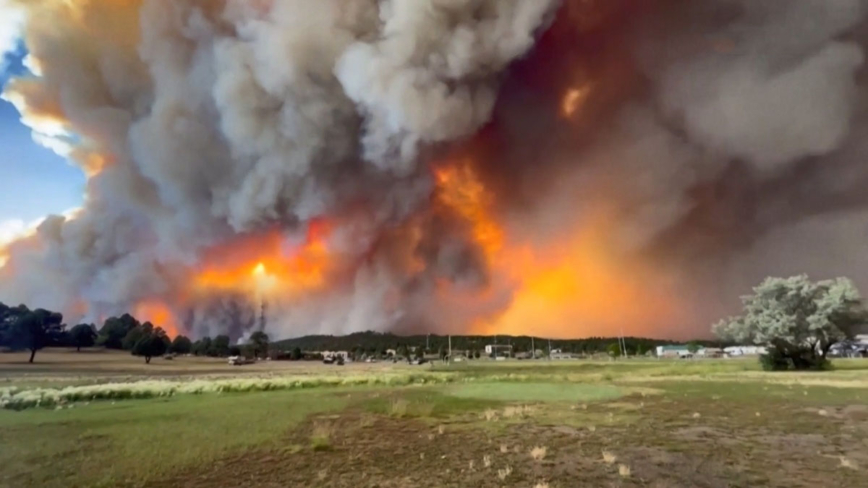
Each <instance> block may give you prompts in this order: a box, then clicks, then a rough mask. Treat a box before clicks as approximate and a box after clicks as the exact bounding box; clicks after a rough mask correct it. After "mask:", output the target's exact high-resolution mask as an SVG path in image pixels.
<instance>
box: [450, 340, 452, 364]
mask: <svg viewBox="0 0 868 488" xmlns="http://www.w3.org/2000/svg"><path fill="white" fill-rule="evenodd" d="M449 362H450V363H451V362H452V335H450V336H449Z"/></svg>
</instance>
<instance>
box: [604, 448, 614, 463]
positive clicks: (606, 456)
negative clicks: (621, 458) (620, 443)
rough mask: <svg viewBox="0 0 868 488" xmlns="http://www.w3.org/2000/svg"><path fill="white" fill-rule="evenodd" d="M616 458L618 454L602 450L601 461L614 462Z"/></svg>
mask: <svg viewBox="0 0 868 488" xmlns="http://www.w3.org/2000/svg"><path fill="white" fill-rule="evenodd" d="M617 460H618V456H616V455H614V454H612V453H611V452H609V451H603V462H604V463H606V464H615V461H617Z"/></svg>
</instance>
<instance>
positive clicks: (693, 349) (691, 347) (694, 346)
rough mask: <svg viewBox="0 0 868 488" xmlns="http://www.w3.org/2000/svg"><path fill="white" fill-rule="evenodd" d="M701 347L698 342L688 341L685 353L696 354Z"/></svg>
mask: <svg viewBox="0 0 868 488" xmlns="http://www.w3.org/2000/svg"><path fill="white" fill-rule="evenodd" d="M701 347H702V346H701V345H700V344H699V343H698V342H696V341H690V342H688V343H687V352H689V353H690V354H696V353H697V352H699V349H700V348H701Z"/></svg>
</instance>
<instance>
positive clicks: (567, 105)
mask: <svg viewBox="0 0 868 488" xmlns="http://www.w3.org/2000/svg"><path fill="white" fill-rule="evenodd" d="M590 93H591V87H590V85H584V86H581V87H578V88H570V89H569V90H567V93H566V94H564V97H563V100H562V101H561V115H563V117H564V118H566V119H571V118H573V116H574V115H576V112H578V111H579V109H580V108H581V107H582V105H584V103H585V101H586V100H587V99H588V96H589V95H590Z"/></svg>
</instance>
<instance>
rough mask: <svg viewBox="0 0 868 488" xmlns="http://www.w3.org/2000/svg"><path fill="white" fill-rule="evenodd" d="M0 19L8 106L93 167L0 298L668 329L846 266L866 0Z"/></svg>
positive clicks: (59, 8)
mask: <svg viewBox="0 0 868 488" xmlns="http://www.w3.org/2000/svg"><path fill="white" fill-rule="evenodd" d="M0 7H2V8H4V9H10V8H11V9H13V10H15V11H16V12H20V14H17V15H21V18H22V19H23V20H22V22H21V23H20V28H21V31H22V32H23V35H24V40H25V42H26V46H27V48H28V49H29V52H30V56H31V58H30V61H29V64H30V65H31V66H32V67H33V70H34V75H33V76H30V77H25V78H20V79H16V80H14V81H12V82H11V83H9V85H8V86H7V87H6V92H5V97H6V98H7V99H8V100H10V101H12V102H13V103H15V104H16V106H17V107H18V108H19V110H20V111H21V113H22V117H23V120H24V121H25V122H26V123H27V124H28V125H30V126H31V127H32V128H33V130H34V137H35V139H36V140H37V141H39V142H42V143H43V144H45V145H47V146H49V147H51V148H53V149H55V150H56V151H58V152H61V153H62V154H65V155H68V156H69V158H70V159H71V160H72V161H74V162H75V163H76V164H78V165H80V166H81V167H82V168H83V170H84V171H86V172H87V174H88V175H89V176H90V177H89V181H88V185H87V192H86V199H85V203H84V206H83V208H82V209H81V210H80V211H79V212H78V213H76V214H75V215H73V216H68V217H51V218H48V219H47V220H46V221H45V222H43V223H42V224H41V225H40V227H39V228H38V229H37V230H36V231H35V233H34V234H33V235H31V236H29V237H27V238H25V239H22V240H20V241H18V242H16V243H14V244H12V245H11V246H9V247H8V248H7V249H6V254H7V255H8V260H7V263H6V265H5V267H4V268H3V269H2V271H0V273H2V276H0V279H2V281H0V299H2V300H3V301H6V302H18V301H24V302H27V303H29V304H32V305H34V306H43V307H46V308H52V309H57V310H63V311H64V312H66V314H67V316H68V317H67V319H68V320H74V318H73V317H72V316H77V317H82V318H84V319H90V320H98V319H100V318H101V317H105V316H107V315H109V314H114V313H118V312H121V311H126V310H133V311H136V312H138V313H139V314H140V315H144V316H145V317H144V318H150V319H152V320H154V321H160V322H163V323H164V324H163V325H164V326H168V327H170V328H174V329H176V330H178V331H187V332H188V333H192V334H194V335H202V334H206V333H210V334H214V333H219V332H230V333H231V334H232V335H233V336H235V337H239V336H242V335H244V334H246V333H247V332H248V331H250V330H252V329H253V328H256V327H258V326H260V325H261V324H262V323H263V322H264V323H265V324H266V327H267V328H268V329H269V330H271V331H273V333H274V335H276V336H288V335H297V334H303V333H314V332H333V333H340V332H348V331H354V330H362V329H377V330H400V331H409V330H423V329H427V330H431V329H435V330H441V331H447V330H448V331H453V332H458V331H471V330H472V331H474V332H512V333H537V334H547V335H559V336H580V335H588V334H611V333H614V332H616V331H617V332H620V330H622V329H623V330H624V332H626V333H634V334H647V335H658V336H661V335H669V336H687V335H695V334H701V333H705V331H707V327H708V324H709V323H710V322H711V321H713V320H714V319H715V318H717V316H718V315H722V314H725V313H727V312H730V311H732V307H734V306H737V296H738V295H739V294H741V293H743V292H745V291H746V289H747V287H748V286H750V285H752V284H754V283H755V282H757V281H759V279H761V278H762V277H764V276H765V275H767V274H788V273H800V272H809V273H813V274H815V275H816V276H817V277H826V276H830V275H837V274H848V275H850V276H852V277H853V278H854V279H856V281H857V282H859V280H860V279H864V278H863V277H862V276H861V275H860V273H861V274H864V273H863V271H864V270H868V261H866V257H865V256H868V253H865V252H864V251H865V250H864V246H865V244H864V243H863V241H864V237H865V231H866V230H868V199H866V197H865V196H863V195H864V192H863V191H862V188H863V187H864V185H865V184H866V183H868V165H866V164H865V163H864V162H863V161H862V159H861V155H862V154H864V153H865V152H864V151H863V147H862V146H863V145H865V144H866V142H864V141H868V138H866V137H865V136H866V135H868V134H866V132H868V124H866V121H868V119H866V113H865V103H864V99H865V90H864V88H865V87H864V80H865V73H864V69H863V64H864V50H865V45H866V43H868V22H866V15H868V2H866V1H863V0H835V1H829V0H791V1H786V2H784V1H777V0H708V1H703V2H695V1H688V0H564V1H563V2H557V1H554V0H551V1H548V0H539V1H525V0H404V1H402V0H357V1H352V2H344V1H338V0H331V1H328V0H258V1H249V0H244V1H242V0H221V1H196V0H182V1H173V2H165V1H161V0H126V1H108V0H102V1H99V0H87V1H85V0H81V1H72V2H70V1H66V0H63V1H61V0H39V1H23V0H5V2H4V3H0ZM10 18H11V17H10ZM16 25H18V24H16ZM15 29H18V27H16V28H15ZM862 284H863V285H866V286H868V282H866V283H862Z"/></svg>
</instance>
